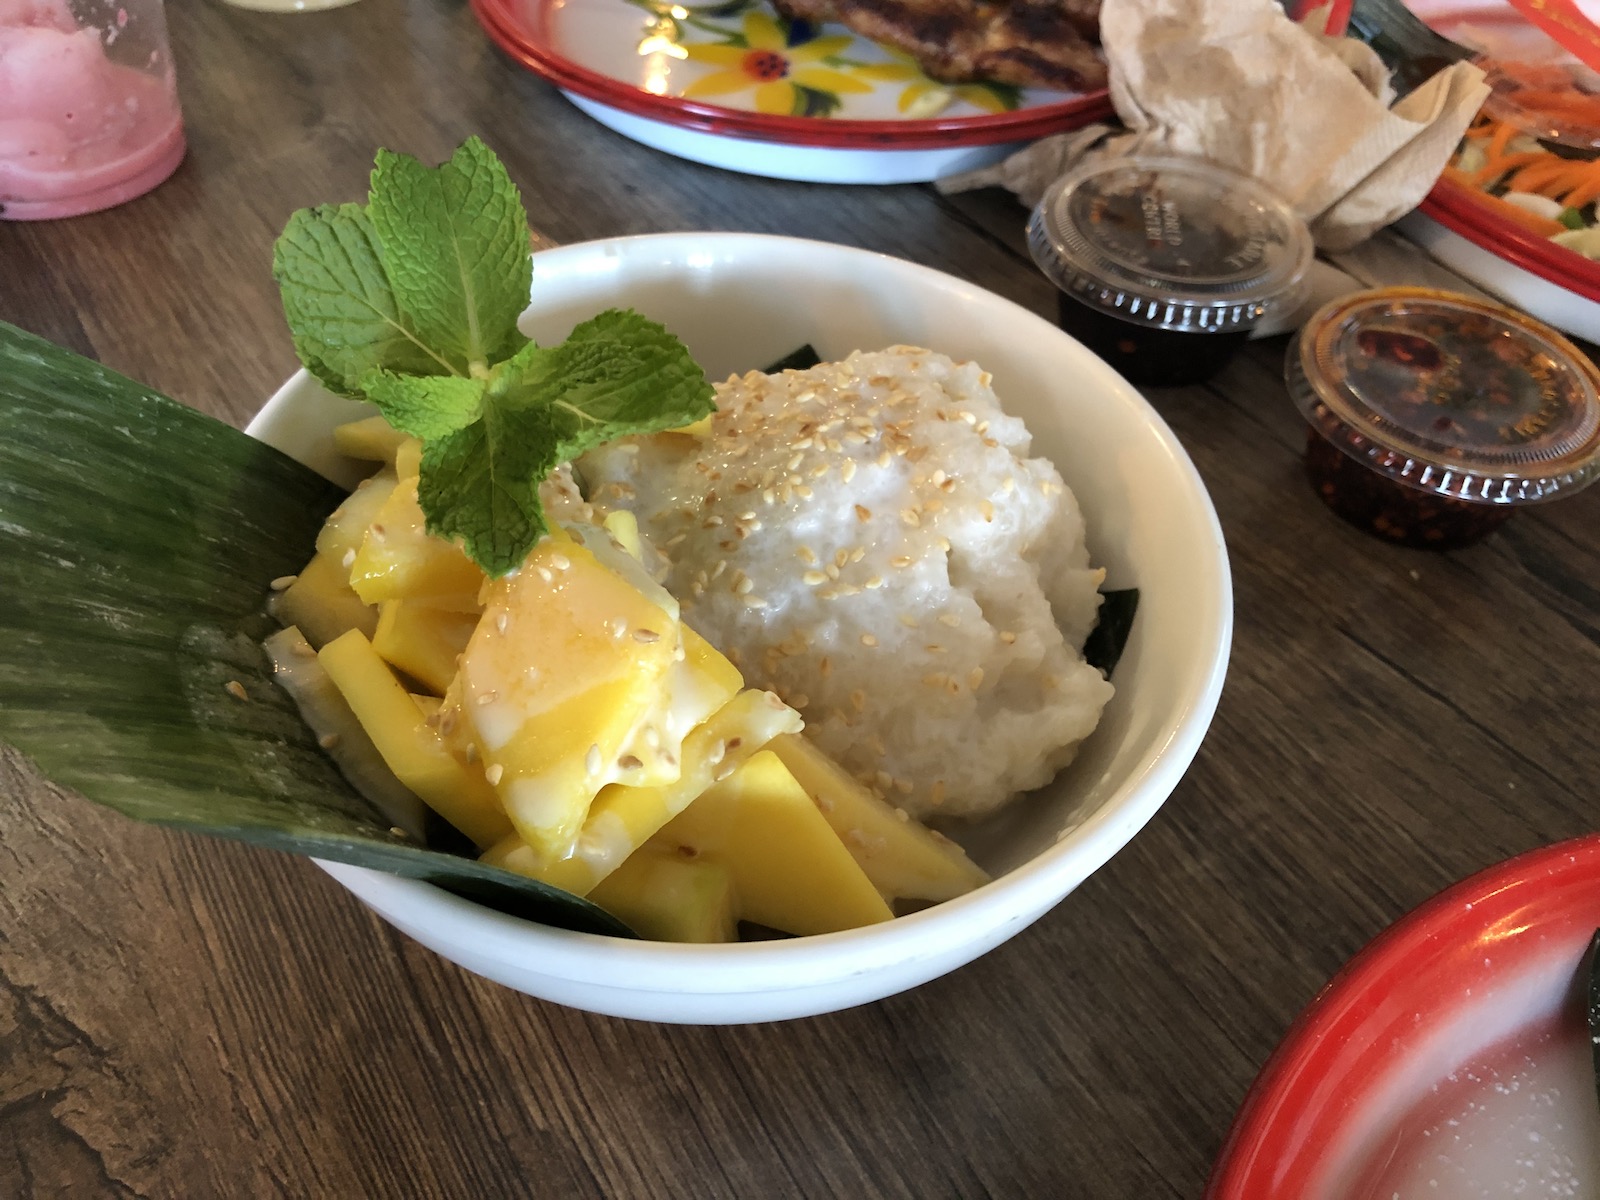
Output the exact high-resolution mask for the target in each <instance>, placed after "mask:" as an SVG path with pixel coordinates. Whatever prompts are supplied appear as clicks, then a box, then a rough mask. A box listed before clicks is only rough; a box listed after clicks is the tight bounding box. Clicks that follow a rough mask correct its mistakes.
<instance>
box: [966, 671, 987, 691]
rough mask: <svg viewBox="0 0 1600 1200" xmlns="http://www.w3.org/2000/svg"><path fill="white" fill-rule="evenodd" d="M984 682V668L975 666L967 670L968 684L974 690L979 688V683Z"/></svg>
mask: <svg viewBox="0 0 1600 1200" xmlns="http://www.w3.org/2000/svg"><path fill="white" fill-rule="evenodd" d="M982 682H983V668H982V667H973V668H972V670H970V671H968V672H967V686H968V687H969V688H971V689H972V690H973V691H977V690H978V685H979V684H980V683H982Z"/></svg>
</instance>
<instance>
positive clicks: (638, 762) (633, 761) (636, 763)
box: [617, 754, 644, 771]
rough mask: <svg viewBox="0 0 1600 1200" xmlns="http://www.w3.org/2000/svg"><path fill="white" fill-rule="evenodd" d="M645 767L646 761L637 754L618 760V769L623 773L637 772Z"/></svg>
mask: <svg viewBox="0 0 1600 1200" xmlns="http://www.w3.org/2000/svg"><path fill="white" fill-rule="evenodd" d="M642 766H644V760H643V759H641V758H639V757H638V756H637V755H635V754H624V755H623V756H622V757H621V758H619V759H617V767H618V768H619V769H620V770H623V771H637V770H638V769H639V768H640V767H642Z"/></svg>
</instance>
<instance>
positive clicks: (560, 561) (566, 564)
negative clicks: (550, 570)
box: [550, 554, 572, 571]
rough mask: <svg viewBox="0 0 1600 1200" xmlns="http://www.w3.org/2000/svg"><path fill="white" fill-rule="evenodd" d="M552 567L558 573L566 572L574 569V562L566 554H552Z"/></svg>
mask: <svg viewBox="0 0 1600 1200" xmlns="http://www.w3.org/2000/svg"><path fill="white" fill-rule="evenodd" d="M550 565H551V566H552V567H554V568H555V569H556V570H558V571H566V570H569V569H570V568H571V567H572V560H571V559H570V558H568V557H567V556H566V555H565V554H552V555H551V556H550Z"/></svg>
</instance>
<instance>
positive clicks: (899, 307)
mask: <svg viewBox="0 0 1600 1200" xmlns="http://www.w3.org/2000/svg"><path fill="white" fill-rule="evenodd" d="M613 306H631V307H633V308H636V309H638V310H639V311H640V312H643V313H644V314H645V315H647V316H649V317H651V318H653V319H655V320H658V321H661V322H663V323H664V324H666V325H667V326H668V327H669V328H671V329H672V330H673V331H674V332H675V333H677V334H678V335H679V336H680V337H682V338H683V339H684V340H685V341H686V342H687V343H688V345H689V348H690V349H691V350H692V351H693V352H694V354H695V356H696V357H697V358H698V359H699V361H700V362H701V364H702V365H703V366H704V367H705V369H706V371H707V373H708V374H709V375H710V376H711V377H712V378H714V379H721V378H725V377H726V376H727V375H729V374H731V373H733V372H735V371H743V370H746V369H749V368H751V367H757V366H760V365H761V364H764V363H767V362H771V361H774V360H776V359H778V358H780V357H782V356H783V355H785V354H787V353H789V352H790V351H792V350H794V349H795V348H797V347H799V346H801V345H803V344H805V343H810V344H811V345H813V346H814V347H816V349H817V351H818V352H819V353H820V354H822V356H823V357H824V358H836V357H843V356H844V355H846V354H848V353H849V352H850V351H851V350H854V349H858V348H861V349H873V348H879V347H884V346H889V345H894V344H897V343H898V344H916V345H923V346H927V347H930V348H932V349H936V350H940V351H943V352H944V353H947V354H949V355H951V356H953V357H955V358H957V359H963V358H970V359H974V360H976V361H978V362H979V363H981V364H983V366H985V367H986V368H987V369H988V370H990V371H991V372H992V373H993V375H994V380H995V388H996V390H997V391H998V393H999V395H1000V398H1001V402H1002V403H1003V404H1004V405H1005V407H1006V408H1007V409H1008V411H1010V412H1012V413H1015V414H1017V415H1018V416H1020V417H1022V418H1023V419H1024V420H1025V421H1026V422H1027V424H1028V427H1029V428H1030V429H1031V430H1032V432H1033V435H1034V450H1035V452H1036V453H1039V454H1043V455H1046V456H1047V457H1049V458H1050V459H1052V460H1053V461H1054V462H1055V463H1056V465H1057V466H1058V467H1059V469H1060V471H1061V473H1062V475H1063V476H1064V477H1065V478H1066V480H1067V482H1068V483H1069V484H1070V485H1071V486H1072V488H1073V489H1074V491H1075V492H1076V494H1077V496H1078V498H1079V501H1080V503H1081V504H1082V507H1083V511H1084V512H1085V514H1086V515H1087V518H1088V526H1089V545H1090V550H1091V553H1092V554H1093V556H1094V559H1095V561H1096V562H1098V563H1100V564H1102V565H1104V566H1105V567H1106V569H1107V571H1108V572H1109V574H1108V579H1107V586H1108V587H1134V586H1136V587H1138V588H1139V589H1140V604H1139V610H1138V615H1137V618H1136V621H1135V624H1134V628H1133V633H1132V636H1131V638H1130V639H1129V642H1128V646H1127V650H1126V652H1125V654H1124V656H1123V658H1122V661H1121V663H1120V664H1119V665H1118V666H1117V668H1116V672H1115V675H1114V678H1113V681H1114V682H1115V684H1116V685H1117V694H1116V696H1115V698H1114V699H1113V700H1112V702H1111V703H1110V705H1109V706H1108V707H1107V708H1106V710H1105V716H1104V718H1103V720H1102V722H1101V725H1100V728H1099V729H1098V730H1096V732H1095V733H1094V735H1093V736H1092V737H1091V738H1090V739H1089V741H1088V742H1087V743H1086V744H1085V747H1084V749H1083V751H1082V753H1081V754H1080V755H1079V757H1078V759H1077V761H1075V762H1074V763H1073V764H1072V766H1071V767H1070V768H1069V769H1068V770H1066V771H1065V772H1063V773H1062V774H1061V775H1060V776H1059V777H1058V778H1057V779H1056V780H1055V782H1054V783H1053V784H1052V785H1050V786H1049V787H1047V788H1044V789H1042V790H1041V791H1039V792H1037V793H1035V794H1033V795H1030V796H1028V797H1026V798H1024V799H1022V800H1019V801H1018V802H1017V803H1016V804H1015V805H1014V806H1013V807H1012V808H1011V809H1010V810H1009V811H1007V812H1006V813H1004V814H1002V815H1001V816H1000V817H998V818H994V819H992V820H990V821H988V822H987V823H985V824H984V825H982V826H978V827H975V828H973V829H972V830H971V831H970V832H968V833H966V834H963V835H958V836H960V840H961V841H962V842H963V843H964V844H965V845H966V846H967V848H968V850H969V852H970V853H971V854H972V855H973V857H974V858H975V859H976V860H977V861H978V862H979V863H980V864H982V865H983V866H985V867H986V868H987V869H988V870H989V871H990V872H991V873H992V874H993V875H994V876H995V879H994V881H993V882H992V883H990V884H988V885H987V886H985V887H983V888H980V889H979V890H978V891H976V892H973V893H971V894H969V895H967V896H964V897H962V898H960V899H958V900H954V901H950V902H948V903H945V904H941V905H938V906H936V907H933V908H930V909H927V910H925V911H923V912H920V913H916V914H914V915H912V916H907V917H902V918H900V919H898V920H895V921H892V922H888V923H886V924H883V925H877V926H873V927H870V928H866V929H859V930H853V931H850V932H846V933H838V934H830V935H827V936H823V937H803V938H794V939H790V940H784V941H776V942H760V943H752V944H744V945H724V946H682V945H667V944H659V943H647V942H632V941H626V940H622V939H617V938H607V937H600V936H596V935H592V934H580V933H570V932H567V931H564V930H558V929H550V928H546V927H543V926H539V925H534V924H531V923H529V922H526V921H520V920H516V919H513V918H511V917H506V916H502V915H500V914H498V913H495V912H491V911H489V910H487V909H484V908H481V907H479V906H477V905H475V904H472V903H470V902H468V901H466V900H462V899H459V898H457V897H455V896H452V895H450V894H448V893H446V892H443V891H440V890H439V889H437V888H434V887H432V886H430V885H428V884H424V883H420V882H417V881H415V880H410V879H402V878H399V877H397V876H393V875H386V874H382V873H380V872H376V871H370V870H364V869H361V868H357V867H350V866H344V865H341V864H337V863H324V864H323V868H324V869H325V870H326V871H327V872H328V873H329V874H330V875H332V876H333V877H334V878H335V879H337V880H338V881H339V882H340V883H342V884H343V885H344V886H345V887H347V888H349V889H350V891H352V892H354V893H355V894H356V895H357V896H358V897H360V898H361V900H363V901H364V902H365V903H366V904H368V905H369V906H371V908H372V909H373V910H374V911H376V912H377V913H378V914H379V915H380V916H382V917H383V918H384V919H386V920H387V921H389V922H391V923H392V924H393V925H395V926H396V927H397V928H399V929H401V930H403V931H405V932H406V933H408V934H410V935H411V936H412V937H414V938H415V939H416V940H417V941H419V942H421V943H422V944H423V945H425V946H428V947H429V948H431V949H432V950H434V951H436V952H437V953H439V954H441V955H443V956H444V957H446V958H448V959H450V960H451V961H453V962H456V963H459V964H460V965H461V966H463V967H466V968H467V969H468V970H471V971H475V972H477V973H478V974H480V975H484V976H486V977H488V978H490V979H493V980H496V981H498V982H500V983H503V984H505V985H506V986H508V987H512V988H516V989H518V990H519V991H523V992H527V993H530V994H532V995H535V996H540V997H543V998H545V999H547V1000H554V1001H556V1002H558V1003H561V1004H568V1005H572V1006H575V1007H578V1008H584V1009H589V1010H591V1011H594V1012H601V1013H609V1014H613V1015H617V1016H625V1017H635V1018H641V1019H647V1020H656V1021H678V1022H691V1023H718V1024H721V1023H737V1022H744V1021H766V1020H777V1019H782V1018H788V1017H799V1016H807V1015H811V1014H816V1013H824V1012H830V1011H832V1010H835V1009H839V1008H846V1007H849V1006H850V1005H854V1004H861V1003H864V1002H867V1001H870V1000H876V999H880V998H882V997H884V996H889V995H892V994H894V993H895V992H899V991H903V990H904V989H906V988H909V987H914V986H915V985H917V984H919V983H924V982H926V981H927V980H929V979H933V978H934V977H936V976H938V975H941V974H944V973H945V972H947V971H951V970H954V969H955V968H956V967H959V966H961V965H962V964H964V963H967V962H970V961H971V960H972V959H974V958H976V957H978V956H979V955H980V954H982V953H984V952H985V951H987V950H990V949H992V948H993V947H994V946H996V945H998V944H999V943H1001V942H1002V941H1004V940H1005V939H1006V938H1008V937H1011V936H1012V935H1013V934H1015V933H1016V932H1017V931H1018V930H1020V929H1022V928H1023V927H1024V926H1026V925H1028V924H1029V923H1030V922H1032V921H1034V920H1036V919H1038V917H1039V916H1040V915H1042V914H1043V913H1045V912H1047V911H1048V910H1049V909H1050V908H1052V907H1053V906H1054V905H1056V904H1057V903H1059V902H1060V901H1061V899H1062V898H1063V897H1065V896H1066V895H1067V894H1068V893H1070V892H1071V891H1072V890H1073V889H1074V888H1076V887H1077V886H1078V884H1080V883H1081V882H1083V880H1084V879H1085V878H1086V877H1087V876H1088V875H1089V874H1090V872H1092V871H1094V870H1095V869H1096V868H1097V867H1099V866H1100V865H1102V864H1103V863H1105V862H1106V861H1107V860H1108V859H1109V858H1110V857H1111V856H1112V855H1113V854H1115V853H1116V852H1117V851H1118V850H1119V849H1121V847H1122V846H1123V845H1125V844H1126V843H1127V841H1128V840H1129V839H1130V838H1131V837H1133V835H1134V834H1135V833H1136V832H1138V830H1139V829H1140V828H1141V827H1142V826H1143V825H1144V823H1145V822H1146V821H1148V820H1149V819H1150V817H1151V815H1152V814H1154V812H1155V811H1156V809H1157V808H1159V807H1160V806H1161V803H1162V802H1163V801H1164V800H1165V799H1166V798H1167V796H1168V795H1169V794H1170V793H1171V791H1172V789H1173V787H1174V786H1176V784H1177V782H1178V780H1179V779H1180V778H1181V777H1182V775H1183V773H1184V771H1185V770H1186V769H1187V768H1188V766H1189V763H1190V761H1191V760H1192V759H1193V758H1194V755H1195V752H1196V751H1197V750H1198V749H1199V746H1200V741H1201V739H1202V738H1203V737H1204V736H1205V732H1206V728H1207V726H1208V725H1209V724H1210V722H1211V717H1212V713H1213V712H1214V711H1215V709H1216V704H1217V697H1218V694H1219V693H1220V692H1221V690H1222V679H1223V674H1224V672H1225V670H1226V667H1227V661H1228V649H1229V644H1230V641H1231V637H1232V627H1233V602H1232V590H1231V584H1230V580H1229V576H1228V561H1227V552H1226V549H1225V548H1224V546H1223V541H1222V531H1221V529H1220V528H1219V526H1218V524H1217V518H1216V514H1215V512H1214V511H1213V510H1212V507H1211V502H1210V499H1209V498H1208V497H1207V495H1206V491H1205V487H1204V485H1203V484H1202V483H1201V481H1200V477H1199V476H1198V475H1197V474H1196V472H1195V469H1194V466H1193V464H1192V463H1191V462H1190V461H1189V458H1188V456H1187V455H1186V454H1185V453H1184V451H1183V448H1182V447H1181V446H1180V445H1179V444H1178V442H1177V440H1176V439H1175V438H1174V437H1173V435H1172V433H1171V431H1170V430H1169V429H1168V428H1167V427H1166V425H1165V424H1164V423H1163V422H1162V421H1161V419H1160V417H1158V416H1157V415H1156V413H1155V412H1154V410H1152V409H1151V407H1150V406H1149V405H1148V404H1147V403H1146V402H1145V400H1144V399H1143V398H1142V397H1141V396H1140V395H1139V394H1138V393H1137V392H1135V391H1134V390H1133V388H1131V387H1130V386H1128V384H1126V383H1125V382H1123V380H1122V379H1121V378H1120V377H1119V376H1118V375H1117V374H1116V373H1115V372H1114V371H1112V370H1111V368H1110V367H1108V366H1106V365H1105V364H1104V363H1103V362H1101V361H1100V360H1099V359H1098V358H1096V357H1095V356H1094V355H1092V354H1090V353H1089V351H1087V350H1085V349H1084V348H1083V347H1082V346H1080V345H1079V344H1078V343H1077V342H1076V341H1074V340H1073V339H1072V338H1070V337H1068V336H1067V335H1066V334H1064V333H1062V332H1061V331H1060V330H1059V329H1057V328H1056V327H1055V326H1054V325H1051V324H1050V323H1049V322H1047V321H1044V320H1042V319H1040V318H1039V317H1036V316H1034V315H1033V314H1032V313H1030V312H1027V311H1026V310H1024V309H1022V308H1019V307H1018V306H1017V305H1015V304H1012V303H1011V302H1010V301H1008V300H1004V299H1001V298H1000V297H998V296H996V295H993V294H992V293H990V292H986V291H984V290H983V289H981V288H978V287H975V286H973V285H972V284H969V283H965V282H963V281H962V280H959V279H955V278H952V277H951V276H948V275H943V274H940V273H938V272H936V271H931V270H928V269H927V268H925V267H920V266H916V265H914V264H912V263H908V262H903V261H901V260H899V259H894V258H888V257H885V256H883V255H879V254H872V253H868V252H866V251H862V250H853V249H847V248H844V247H841V246H833V245H826V244H823V243H819V242H807V241H800V240H795V239H790V238H776V237H763V236H753V235H745V234H666V235H657V236H652V237H637V238H622V239H616V240H610V241H599V242H590V243H585V244H582V245H574V246H567V247H563V248H560V249H556V250H549V251H544V252H542V253H539V254H536V255H535V256H534V277H533V304H532V306H531V307H530V308H529V310H528V312H527V314H526V316H525V318H524V321H523V327H524V330H525V331H526V332H527V333H528V334H529V335H530V336H531V337H533V338H534V339H535V340H537V341H540V342H553V341H557V340H559V339H561V338H563V337H564V336H565V335H566V334H567V332H568V331H569V330H570V329H571V328H572V326H573V325H575V324H577V323H578V322H579V321H581V320H584V319H586V318H588V317H590V316H592V315H594V314H595V313H596V312H598V311H600V310H602V309H605V308H609V307H613ZM360 411H361V410H360V409H359V408H358V407H357V406H355V405H353V404H351V402H349V401H345V400H338V399H335V398H334V397H331V396H329V395H328V394H327V393H326V392H324V391H323V390H322V388H321V387H320V386H319V385H317V384H316V383H315V381H313V380H312V379H311V378H310V377H309V376H307V375H306V374H305V373H304V372H302V373H300V374H299V375H296V376H295V377H294V378H293V379H291V380H290V381H289V382H288V383H287V384H286V385H285V386H284V387H283V388H282V389H281V390H280V391H279V392H278V394H277V395H276V396H274V397H273V398H272V400H271V402H270V403H269V404H268V405H267V406H266V408H265V409H263V410H262V412H261V414H260V415H259V416H258V417H257V418H256V419H255V421H254V422H252V423H251V426H250V432H251V433H252V434H254V435H255V436H257V437H259V438H261V439H262V440H264V441H266V442H269V443H271V444H272V445H275V446H277V447H279V448H280V449H282V450H284V451H286V452H287V453H289V454H291V455H293V456H294V457H296V458H298V459H300V460H301V461H303V462H307V463H309V464H310V465H312V466H314V467H316V468H317V469H319V470H321V471H323V472H324V473H325V474H328V475H329V476H330V477H333V478H337V479H340V480H341V481H343V482H346V483H349V482H350V481H351V480H350V475H349V471H350V464H348V463H345V462H342V461H341V460H340V459H339V458H338V457H337V455H335V454H334V452H333V449H332V445H331V442H330V439H329V432H330V430H331V429H332V428H333V426H334V425H335V424H337V423H338V422H339V421H341V420H345V419H348V418H349V417H350V416H351V415H353V414H356V413H359V412H360Z"/></svg>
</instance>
